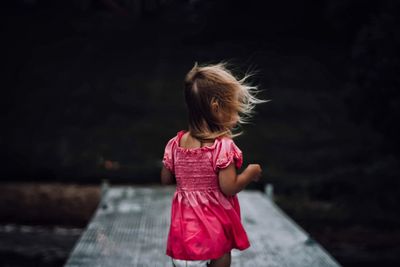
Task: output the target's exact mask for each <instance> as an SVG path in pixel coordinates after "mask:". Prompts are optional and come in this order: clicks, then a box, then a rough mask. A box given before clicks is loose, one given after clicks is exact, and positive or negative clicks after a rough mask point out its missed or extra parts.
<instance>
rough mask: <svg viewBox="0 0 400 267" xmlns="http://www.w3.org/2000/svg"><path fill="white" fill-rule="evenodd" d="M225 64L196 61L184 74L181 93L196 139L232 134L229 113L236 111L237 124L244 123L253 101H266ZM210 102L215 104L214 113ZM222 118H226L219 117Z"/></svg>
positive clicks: (245, 77) (250, 113)
mask: <svg viewBox="0 0 400 267" xmlns="http://www.w3.org/2000/svg"><path fill="white" fill-rule="evenodd" d="M226 65H227V64H226V63H218V64H214V65H204V66H199V65H198V64H197V63H196V64H195V65H194V67H193V68H192V69H191V70H190V71H189V72H188V74H187V75H186V77H185V83H184V95H185V100H186V106H187V109H188V119H189V131H190V134H191V135H192V136H193V137H195V138H197V139H199V140H204V141H205V140H213V139H215V138H217V137H220V136H229V137H235V136H238V135H240V134H241V132H239V133H235V134H233V133H232V128H233V126H232V115H234V114H236V113H237V114H239V121H238V123H239V124H243V123H246V122H248V120H249V119H250V118H251V116H252V115H253V110H254V107H255V105H256V104H259V103H264V102H267V101H265V100H261V99H258V98H257V97H256V95H257V93H258V89H257V87H256V86H252V85H249V84H248V83H247V79H248V78H249V77H250V76H251V74H246V75H245V76H244V77H243V78H242V79H237V78H236V77H235V76H234V75H233V74H232V73H231V72H230V71H229V70H228V69H227V67H226ZM213 103H216V104H217V105H218V112H219V114H220V116H217V114H216V112H214V111H213V108H212V106H213ZM221 117H222V118H227V119H224V120H221Z"/></svg>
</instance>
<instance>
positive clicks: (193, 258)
mask: <svg viewBox="0 0 400 267" xmlns="http://www.w3.org/2000/svg"><path fill="white" fill-rule="evenodd" d="M249 247H250V244H248V246H245V247H243V248H238V247H233V248H231V249H229V250H228V251H224V252H222V253H218V254H213V255H211V256H208V257H202V256H200V255H199V257H191V258H180V257H179V256H174V254H173V253H169V252H168V251H167V252H166V253H165V254H166V255H167V256H169V257H171V258H173V259H176V260H187V261H205V260H216V259H219V258H221V257H222V256H223V255H224V254H226V253H229V252H231V251H232V249H237V250H240V251H243V250H246V249H248V248H249Z"/></svg>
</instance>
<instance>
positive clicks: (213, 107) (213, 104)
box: [211, 100, 219, 114]
mask: <svg viewBox="0 0 400 267" xmlns="http://www.w3.org/2000/svg"><path fill="white" fill-rule="evenodd" d="M211 110H212V112H213V113H215V114H217V113H218V112H219V105H218V102H217V100H212V101H211Z"/></svg>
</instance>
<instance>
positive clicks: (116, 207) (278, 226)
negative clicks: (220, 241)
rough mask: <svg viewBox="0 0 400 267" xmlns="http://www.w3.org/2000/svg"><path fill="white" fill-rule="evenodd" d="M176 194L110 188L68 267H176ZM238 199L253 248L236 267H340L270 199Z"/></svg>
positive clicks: (240, 255)
mask: <svg viewBox="0 0 400 267" xmlns="http://www.w3.org/2000/svg"><path fill="white" fill-rule="evenodd" d="M269 189H270V188H269ZM174 190H175V187H173V186H168V187H161V186H155V187H136V186H135V187H128V186H119V187H110V188H106V187H105V188H104V193H103V197H102V200H101V203H100V204H99V207H98V209H97V211H96V213H95V214H94V216H93V218H92V220H91V221H90V223H89V224H88V226H87V229H86V230H85V232H84V233H83V235H82V236H81V238H80V239H79V241H78V242H77V244H76V245H75V248H74V249H73V251H72V253H71V255H70V257H69V259H68V261H67V263H66V265H65V266H66V267H81V266H93V267H94V266H96V267H100V266H103V267H119V266H143V267H146V266H154V267H163V266H172V264H171V259H170V258H169V257H168V256H167V255H165V248H166V240H167V234H168V228H169V223H170V222H169V219H170V210H171V200H172V195H173V193H174ZM270 196H271V194H270ZM238 197H239V202H240V205H241V213H242V222H243V225H244V227H245V229H246V232H247V234H248V237H249V240H250V244H251V247H250V248H249V249H247V250H245V251H239V250H232V265H231V266H234V267H239V266H240V267H246V266H248V267H250V266H251V267H258V266H259V267H261V266H266V267H276V266H279V267H282V266H287V267H337V266H340V264H339V263H338V262H336V261H335V259H333V258H332V257H331V256H330V255H329V253H328V252H327V251H325V250H324V249H323V248H322V247H321V246H320V245H319V244H318V243H317V242H315V241H314V240H313V239H312V238H310V236H309V235H308V234H307V233H306V232H305V231H304V230H303V229H302V228H300V227H299V226H298V225H297V224H296V223H295V222H294V221H293V220H292V219H290V218H289V217H288V216H287V215H286V214H285V213H284V212H283V211H282V210H281V209H280V208H279V207H278V206H277V205H276V204H275V203H274V202H273V201H272V200H271V198H270V197H268V196H267V194H264V193H262V192H259V191H242V192H240V193H239V194H238Z"/></svg>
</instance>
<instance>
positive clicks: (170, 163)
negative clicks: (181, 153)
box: [162, 137, 176, 173]
mask: <svg viewBox="0 0 400 267" xmlns="http://www.w3.org/2000/svg"><path fill="white" fill-rule="evenodd" d="M175 139H176V137H174V138H172V139H171V140H169V141H168V143H167V145H166V146H165V149H164V157H163V160H162V163H163V164H164V166H165V168H167V169H168V170H169V171H170V172H172V173H174V151H175V148H176V142H175Z"/></svg>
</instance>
